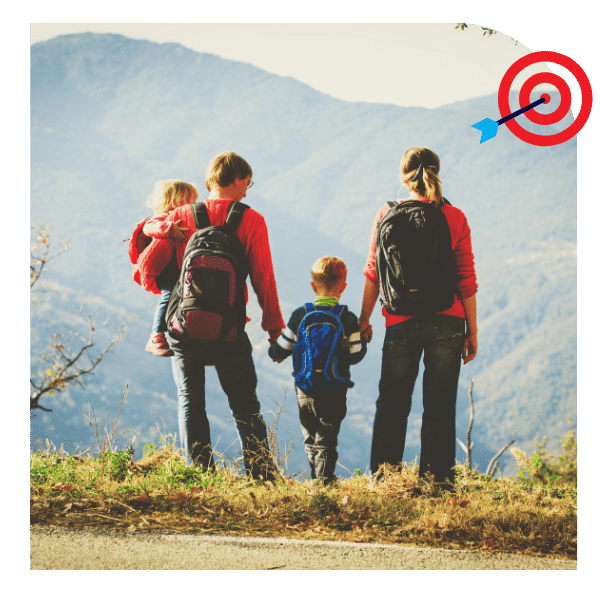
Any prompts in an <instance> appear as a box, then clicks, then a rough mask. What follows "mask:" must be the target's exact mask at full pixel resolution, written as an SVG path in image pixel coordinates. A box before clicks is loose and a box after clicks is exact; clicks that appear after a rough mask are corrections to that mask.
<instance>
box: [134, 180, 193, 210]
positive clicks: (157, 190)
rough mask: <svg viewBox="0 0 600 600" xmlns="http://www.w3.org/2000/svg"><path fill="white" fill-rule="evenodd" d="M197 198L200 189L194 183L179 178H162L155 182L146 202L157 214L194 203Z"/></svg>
mask: <svg viewBox="0 0 600 600" xmlns="http://www.w3.org/2000/svg"><path fill="white" fill-rule="evenodd" d="M197 199H198V190H197V189H196V186H195V185H194V184H193V183H186V182H185V181H179V180H177V179H161V180H160V181H157V182H156V183H155V184H154V189H153V190H152V193H151V194H150V195H149V196H148V201H147V202H146V204H147V205H148V207H149V208H150V210H152V212H153V213H154V214H155V215H156V214H160V213H168V212H171V211H172V210H174V209H176V208H178V207H180V206H184V205H185V204H193V203H194V202H196V200H197Z"/></svg>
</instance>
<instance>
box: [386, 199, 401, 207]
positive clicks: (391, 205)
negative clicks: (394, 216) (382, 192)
mask: <svg viewBox="0 0 600 600" xmlns="http://www.w3.org/2000/svg"><path fill="white" fill-rule="evenodd" d="M398 204H399V202H398V201H397V200H396V201H395V202H392V201H390V202H388V206H389V207H390V208H394V206H398Z"/></svg>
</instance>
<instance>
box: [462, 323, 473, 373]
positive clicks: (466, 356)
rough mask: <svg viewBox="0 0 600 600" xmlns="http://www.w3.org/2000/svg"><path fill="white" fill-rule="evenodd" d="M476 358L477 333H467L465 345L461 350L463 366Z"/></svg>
mask: <svg viewBox="0 0 600 600" xmlns="http://www.w3.org/2000/svg"><path fill="white" fill-rule="evenodd" d="M476 356H477V332H474V333H470V332H468V331H467V337H466V338H465V344H464V346H463V350H462V357H463V364H465V365H466V364H467V363H468V362H471V361H472V360H473V359H474V358H475V357H476Z"/></svg>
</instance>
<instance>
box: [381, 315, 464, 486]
mask: <svg viewBox="0 0 600 600" xmlns="http://www.w3.org/2000/svg"><path fill="white" fill-rule="evenodd" d="M464 339H465V321H464V319H462V318H460V317H452V316H448V315H431V316H426V317H415V318H412V319H409V320H408V321H404V322H402V323H398V324H397V325H393V326H391V327H388V328H387V330H386V334H385V341H384V345H383V358H382V365H381V379H380V381H379V398H378V399H377V405H376V411H375V422H374V424H373V442H372V446H371V472H372V473H375V472H377V470H378V469H379V467H380V466H381V465H382V464H383V463H388V464H390V465H393V466H400V465H401V463H402V455H403V454H404V445H405V440H406V427H407V423H408V415H409V413H410V407H411V400H412V392H413V389H414V385H415V381H416V379H417V375H418V372H419V362H420V360H421V356H423V363H424V365H425V371H424V373H423V423H422V426H421V456H420V460H419V475H421V476H422V475H424V474H425V473H427V472H430V473H432V474H433V476H434V478H435V481H437V482H443V481H445V480H448V481H450V482H451V483H453V482H454V470H453V467H454V463H455V439H456V393H457V389H458V376H459V374H460V365H461V354H462V348H463V344H464Z"/></svg>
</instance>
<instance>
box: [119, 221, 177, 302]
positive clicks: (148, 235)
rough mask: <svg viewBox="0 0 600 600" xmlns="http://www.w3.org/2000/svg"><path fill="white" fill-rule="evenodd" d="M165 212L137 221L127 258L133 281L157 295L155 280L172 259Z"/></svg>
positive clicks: (173, 247) (173, 246)
mask: <svg viewBox="0 0 600 600" xmlns="http://www.w3.org/2000/svg"><path fill="white" fill-rule="evenodd" d="M166 217H167V214H163V215H157V216H154V217H147V218H145V219H144V220H143V221H140V222H139V223H138V224H137V225H136V226H135V229H134V231H133V234H132V236H131V238H130V239H129V247H128V251H129V258H130V259H131V262H132V264H133V280H134V281H135V282H136V283H138V284H139V285H141V286H142V287H143V288H144V289H145V290H147V291H149V292H152V293H153V294H160V290H159V289H158V288H157V287H156V282H155V279H156V277H157V276H158V275H160V274H161V273H162V272H163V270H164V268H165V267H166V266H167V265H168V264H169V262H171V260H172V259H173V257H174V252H175V240H174V239H173V238H172V237H169V236H170V235H172V229H173V224H172V223H169V224H167V223H165V222H164V219H165V218H166Z"/></svg>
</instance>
